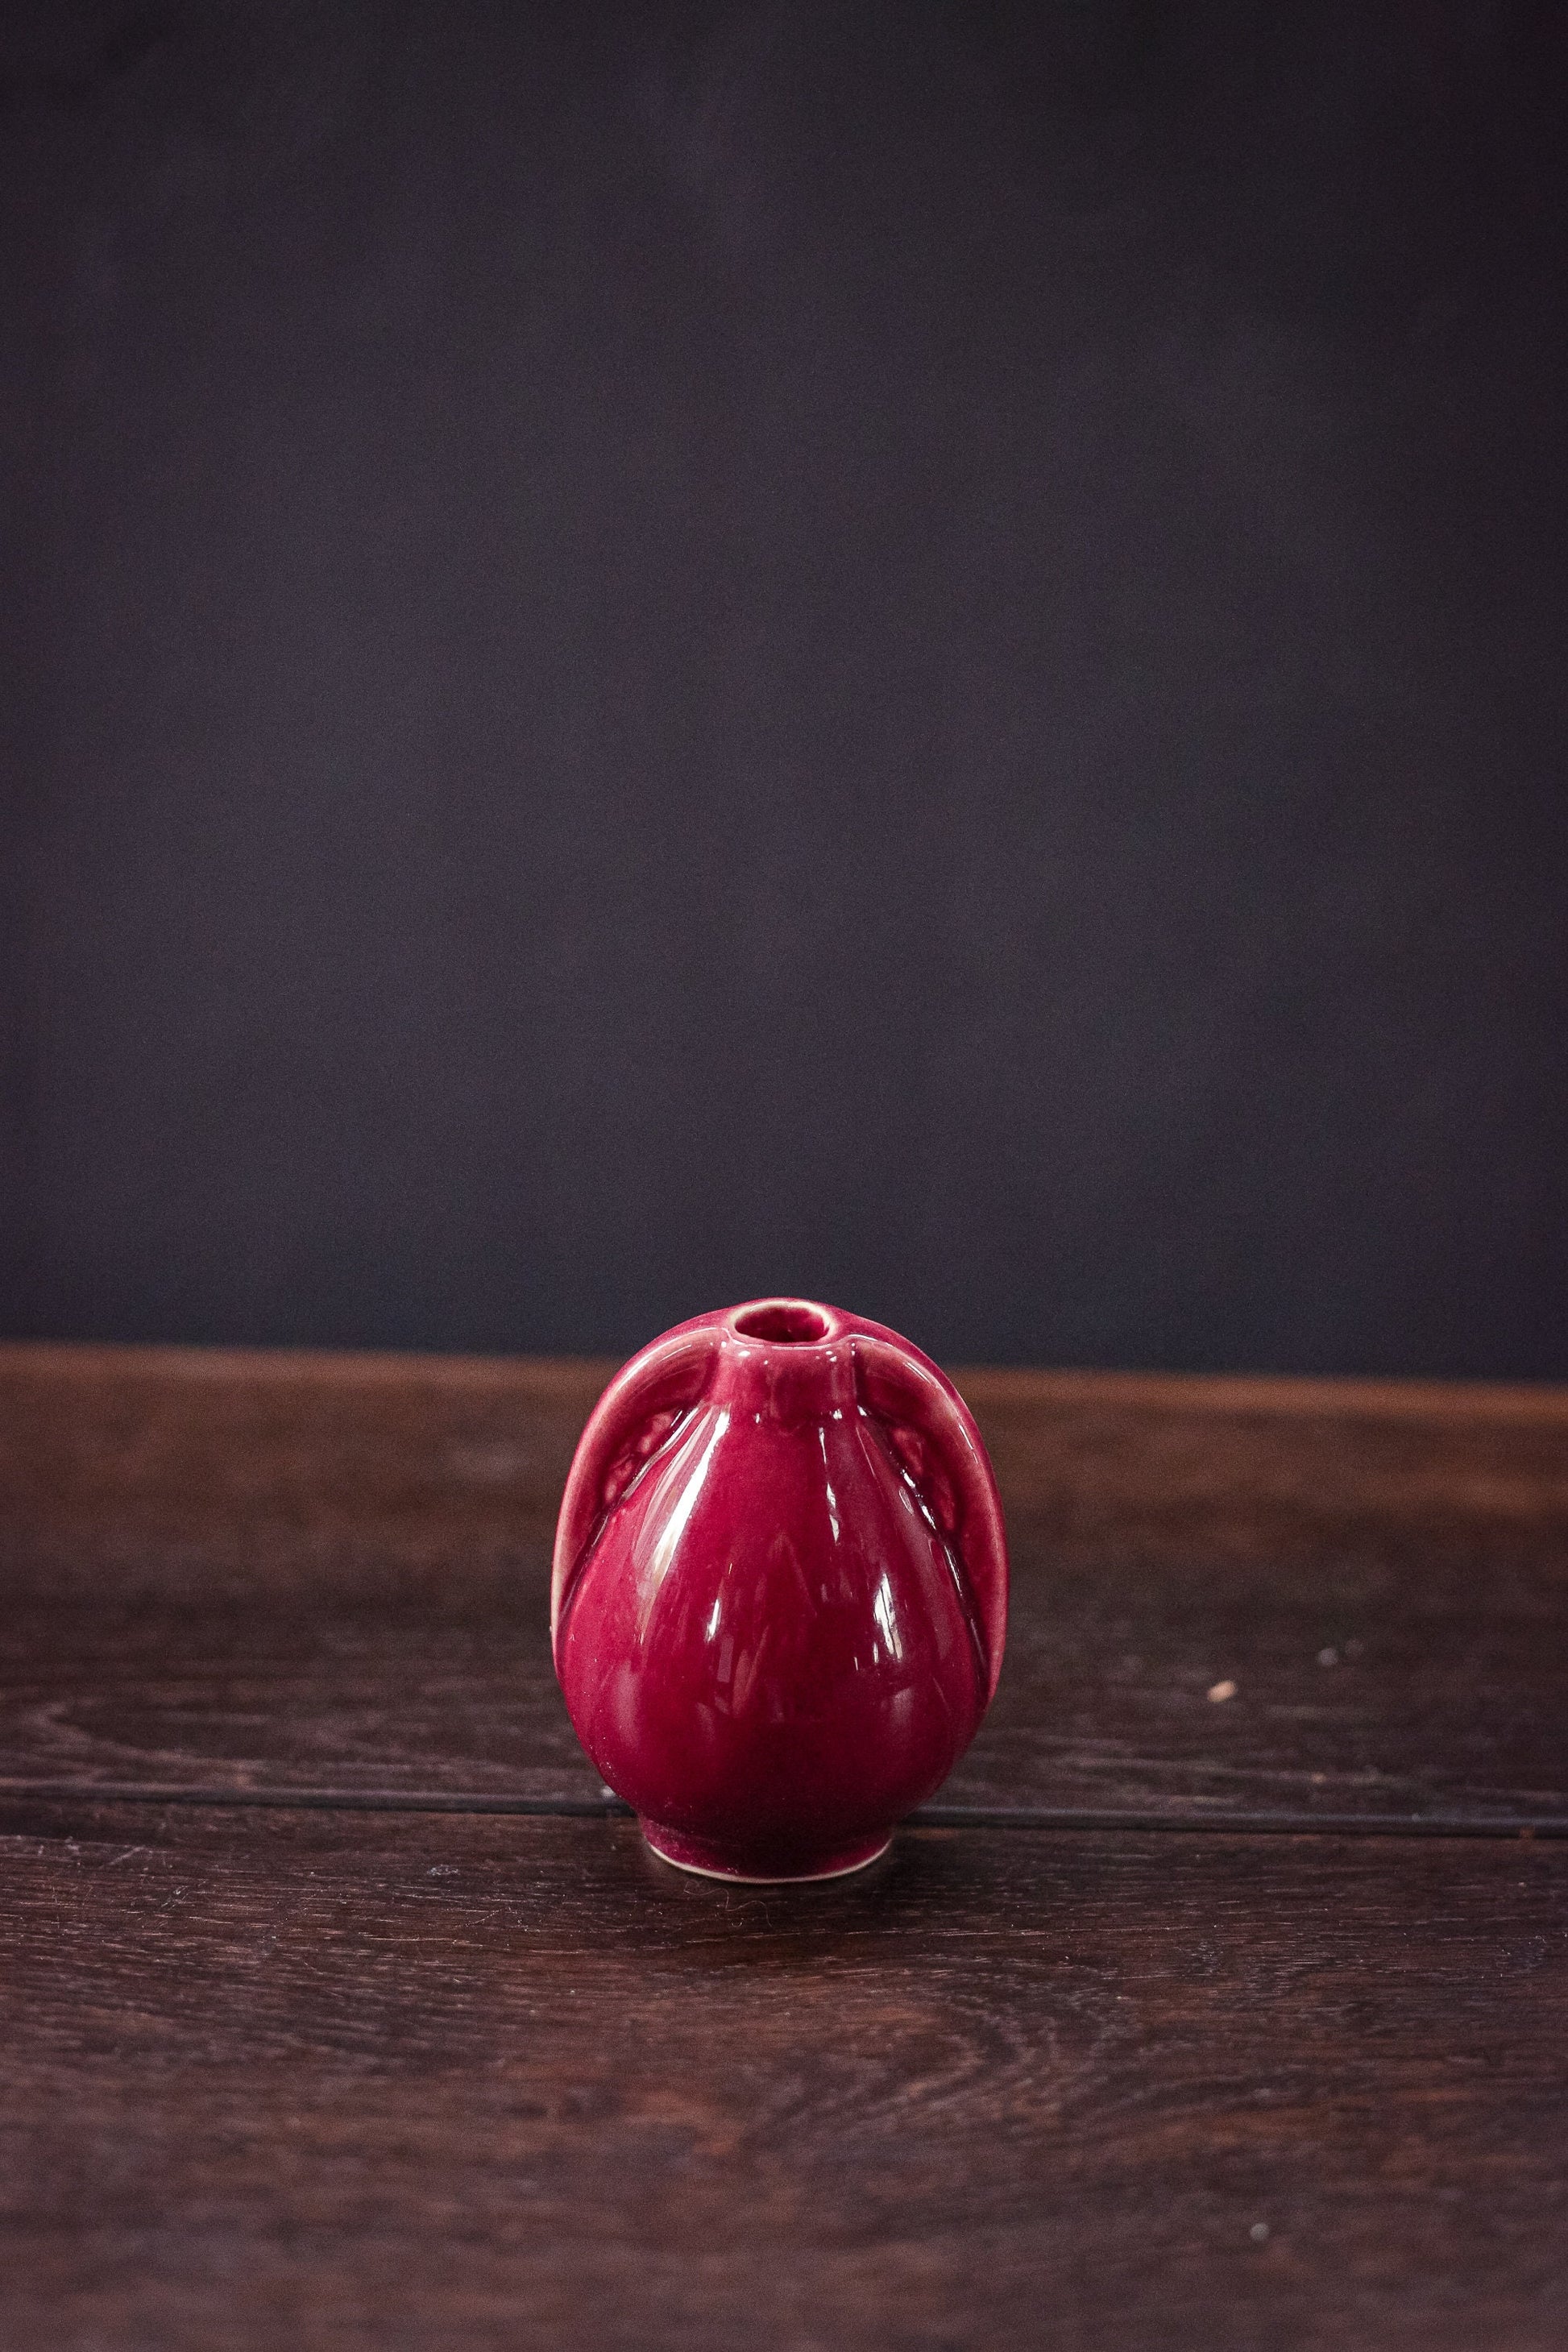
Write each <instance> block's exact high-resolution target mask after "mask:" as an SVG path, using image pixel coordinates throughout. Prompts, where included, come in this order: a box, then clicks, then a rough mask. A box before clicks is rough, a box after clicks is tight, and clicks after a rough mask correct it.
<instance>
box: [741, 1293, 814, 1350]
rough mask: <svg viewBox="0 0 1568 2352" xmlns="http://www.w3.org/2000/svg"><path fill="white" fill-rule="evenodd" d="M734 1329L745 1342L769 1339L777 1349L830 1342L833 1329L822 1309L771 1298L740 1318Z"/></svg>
mask: <svg viewBox="0 0 1568 2352" xmlns="http://www.w3.org/2000/svg"><path fill="white" fill-rule="evenodd" d="M734 1328H735V1329H736V1330H737V1331H738V1332H739V1333H740V1335H741V1337H742V1339H765V1340H767V1341H768V1342H769V1343H770V1344H771V1345H772V1346H773V1347H775V1348H808V1347H810V1346H811V1345H812V1344H813V1343H814V1342H815V1341H816V1340H819V1339H826V1337H827V1334H828V1332H829V1330H830V1329H831V1328H832V1327H831V1325H830V1324H829V1322H828V1320H827V1318H826V1315H825V1314H824V1313H823V1311H822V1309H821V1307H812V1306H810V1305H808V1304H807V1302H806V1301H805V1299H804V1298H769V1299H765V1300H764V1301H763V1304H762V1306H760V1307H747V1309H746V1311H745V1313H744V1314H743V1315H737V1316H736V1318H735V1327H734Z"/></svg>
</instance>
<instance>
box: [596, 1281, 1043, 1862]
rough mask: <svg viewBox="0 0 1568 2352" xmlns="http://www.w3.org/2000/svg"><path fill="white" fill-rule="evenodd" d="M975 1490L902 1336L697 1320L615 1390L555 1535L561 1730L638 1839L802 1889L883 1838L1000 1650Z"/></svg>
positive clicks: (934, 1783) (944, 1387)
mask: <svg viewBox="0 0 1568 2352" xmlns="http://www.w3.org/2000/svg"><path fill="white" fill-rule="evenodd" d="M1006 1575H1007V1570H1006V1553H1005V1540H1004V1536H1003V1530H1002V1517H1001V1509H1000V1506H999V1504H998V1501H997V1498H996V1489H995V1483H994V1479H993V1477H992V1475H991V1468H990V1465H989V1463H988V1461H987V1460H986V1456H985V1453H984V1446H983V1445H982V1444H981V1441H980V1437H979V1434H978V1432H977V1431H976V1430H975V1428H974V1424H973V1421H972V1419H971V1418H970V1415H969V1413H968V1412H967V1410H966V1408H965V1407H964V1405H963V1402H962V1401H961V1400H960V1398H959V1397H958V1394H957V1391H955V1390H954V1389H953V1388H952V1384H951V1383H950V1382H949V1381H947V1380H946V1379H945V1378H944V1377H943V1376H942V1373H941V1372H939V1371H938V1370H937V1369H936V1367H935V1366H934V1365H933V1364H931V1362H930V1361H929V1360H927V1358H925V1357H924V1356H922V1355H921V1353H920V1351H919V1350H918V1349H914V1348H911V1347H910V1344H909V1343H908V1341H906V1340H903V1339H899V1338H898V1336H897V1335H896V1334H895V1333H893V1332H890V1331H887V1330H885V1329H883V1328H881V1327H880V1326H879V1325H877V1324H873V1323H867V1322H864V1321H861V1320H859V1319H858V1318H855V1317H852V1316H848V1315H845V1314H842V1313H840V1312H839V1311H838V1310H837V1309H835V1308H832V1307H819V1306H817V1305H816V1304H815V1303H813V1302H811V1301H808V1300H803V1299H771V1300H758V1301H754V1302H752V1304H751V1305H750V1306H748V1307H737V1308H733V1309H731V1310H729V1311H728V1312H726V1313H723V1314H717V1315H708V1316H701V1317H699V1318H697V1319H696V1320H695V1321H693V1322H691V1323H686V1324H682V1325H680V1326H679V1327H678V1328H677V1329H676V1330H674V1331H672V1332H668V1333H667V1334H666V1335H665V1336H664V1338H663V1339H658V1340H656V1341H655V1342H654V1343H653V1345H652V1346H651V1347H649V1348H647V1349H644V1350H643V1352H642V1354H641V1355H639V1356H637V1357H635V1358H634V1359H633V1360H632V1361H631V1363H629V1364H628V1365H626V1367H625V1369H624V1370H622V1371H621V1372H620V1373H619V1374H618V1375H617V1377H616V1380H615V1381H612V1383H611V1385H610V1387H609V1389H608V1390H607V1391H605V1396H604V1397H603V1398H602V1399H601V1401H600V1403H599V1405H598V1406H597V1408H596V1409H595V1413H594V1415H593V1418H592V1420H591V1421H590V1422H589V1424H588V1427H587V1429H586V1430H585V1431H584V1436H583V1440H582V1443H581V1444H580V1446H579V1448H578V1452H577V1456H576V1459H575V1461H574V1465H573V1470H572V1475H571V1479H570V1481H569V1482H568V1486H567V1490H566V1496H565V1501H564V1503H563V1508H562V1516H561V1527H560V1530H559V1534H558V1537H557V1543H556V1557H555V1575H554V1589H553V1593H552V1638H553V1644H554V1655H555V1666H556V1673H557V1675H559V1677H560V1681H561V1686H562V1689H563V1693H564V1695H565V1698H566V1704H567V1707H568V1710H569V1712H570V1714H571V1717H572V1721H573V1724H574V1727H575V1728H576V1731H577V1734H578V1737H579V1738H581V1740H582V1742H583V1745H584V1748H586V1749H587V1751H588V1753H589V1755H590V1756H591V1757H592V1759H593V1760H594V1762H595V1764H596V1765H597V1767H598V1769H599V1771H600V1772H601V1774H602V1775H603V1777H604V1779H605V1780H606V1781H607V1782H608V1783H609V1785H610V1787H611V1788H612V1789H614V1790H616V1792H617V1794H619V1795H620V1796H622V1797H623V1798H625V1799H626V1801H627V1802H628V1803H629V1804H630V1805H632V1806H633V1807H634V1808H635V1809H636V1811H637V1813H638V1814H639V1815H640V1817H641V1820H642V1824H643V1829H644V1832H645V1834H646V1835H647V1839H648V1842H649V1843H650V1844H651V1845H653V1847H654V1848H655V1849H656V1851H657V1852H658V1853H661V1854H663V1855H664V1856H665V1858H666V1859H667V1860H668V1861H672V1862H676V1863H679V1864H682V1865H683V1866H685V1867H687V1868H689V1869H696V1870H702V1871H709V1872H712V1873H715V1874H719V1875H721V1876H734V1877H746V1878H763V1879H783V1878H798V1877H821V1876H826V1875H831V1874H836V1873H837V1872H840V1871H844V1870H847V1869H854V1868H857V1867H858V1866H859V1865H860V1864H862V1863H864V1862H867V1861H869V1860H871V1859H873V1858H874V1857H875V1856H876V1854H878V1853H879V1852H880V1851H881V1850H882V1848H883V1847H884V1846H885V1845H886V1844H887V1843H888V1840H889V1836H890V1835H891V1832H892V1828H893V1824H894V1823H895V1822H897V1821H898V1820H899V1818H900V1815H902V1814H903V1813H906V1812H908V1811H910V1809H911V1808H912V1807H913V1806H915V1805H918V1804H920V1803H921V1801H923V1800H924V1799H925V1798H927V1797H929V1796H930V1795H931V1792H932V1791H933V1790H935V1789H937V1788H938V1787H939V1786H940V1785H941V1783H942V1780H945V1778H946V1777H947V1774H948V1772H949V1771H950V1770H951V1769H952V1765H953V1764H954V1762H955V1761H956V1760H957V1759H958V1758H959V1757H960V1756H961V1755H962V1754H963V1750H964V1748H967V1747H968V1745H969V1742H970V1740H971V1739H972V1738H973V1735H974V1731H975V1727H976V1726H977V1725H978V1723H979V1721H980V1718H981V1717H982V1715H983V1714H984V1710H985V1707H986V1706H987V1704H988V1703H989V1700H990V1697H991V1694H992V1692H993V1691H994V1688H995V1681H996V1673H997V1669H998V1668H999V1666H1000V1664H1001V1653H1002V1643H1003V1639H1004V1634H1005V1613H1006Z"/></svg>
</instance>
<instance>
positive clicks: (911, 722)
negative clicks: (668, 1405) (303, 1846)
mask: <svg viewBox="0 0 1568 2352" xmlns="http://www.w3.org/2000/svg"><path fill="white" fill-rule="evenodd" d="M1559 17H1560V12H1559V11H1558V10H1556V9H1555V8H1552V7H1546V6H1542V7H1539V8H1534V9H1532V8H1526V7H1521V6H1507V5H1486V0H1478V4H1477V5H1465V6H1461V5H1444V0H1401V5H1388V0H1342V5H1306V6H1299V7H1294V8H1289V7H1282V6H1280V5H1278V0H1268V5H1264V4H1263V0H1259V5H1241V0H1209V5H1205V0H1194V5H1123V4H1122V0H1103V5H1088V0H1076V4H1075V5H1068V0H1055V5H1048V0H1047V5H1028V6H1023V5H1016V6H1005V5H990V6H982V5H957V0H952V5H935V0H931V5H921V0H898V5H885V6H884V5H842V0H840V5H820V6H816V5H804V0H795V5H755V6H740V5H729V6H687V7H677V6H671V5H658V0H637V4H636V5H621V6H610V5H594V0H577V5H570V6H543V5H528V4H527V0H489V5H485V0H425V5H417V6H410V5H404V6H396V5H387V0H325V4H324V5H322V4H321V0H308V5H307V4H304V0H237V5H221V6H219V5H212V6H202V5H171V6H167V7H163V6H160V7H151V8H147V7H143V8H127V7H125V6H124V5H119V6H87V5H77V0H71V5H60V0H52V4H51V5H35V6H23V7H15V6H13V7H9V8H6V9H5V11H4V13H3V17H0V22H3V26H4V33H3V37H0V142H3V154H4V170H3V173H0V431H3V460H0V463H3V491H4V499H5V518H6V520H5V530H6V541H5V545H6V561H5V566H4V576H3V581H0V598H3V609H0V657H3V670H4V677H3V686H4V695H3V701H0V756H3V761H4V771H3V785H0V790H3V814H0V852H3V857H0V982H3V988H4V1000H3V1001H4V1010H5V1025H4V1035H3V1050H0V1079H3V1087H4V1123H3V1146H4V1150H3V1155H0V1203H3V1208H4V1218H3V1230H0V1329H4V1330H5V1331H7V1332H9V1333H12V1334H14V1335H22V1336H26V1335H38V1336H52V1337H75V1336H80V1337H99V1338H128V1339H129V1338H137V1339H245V1340H312V1341H325V1342H342V1343H353V1342H363V1343H371V1344H393V1345H399V1346H403V1345H417V1346H430V1347H442V1348H445V1347H461V1348H483V1349H489V1348H505V1349H512V1348H518V1349H552V1350H555V1349H560V1350H571V1349H621V1348H629V1347H631V1346H632V1345H634V1344H636V1343H637V1342H639V1341H640V1340H642V1339H646V1338H647V1337H649V1336H650V1335H651V1334H652V1333H653V1332H654V1331H655V1330H657V1329H658V1328H660V1327H661V1326H663V1325H665V1324H667V1323H668V1322H670V1321H673V1320H674V1319H676V1318H679V1317H680V1316H683V1315H686V1314H689V1313H692V1312H695V1311H697V1310H698V1309H700V1308H703V1307H710V1306H715V1305H721V1304H723V1303H726V1302H728V1301H729V1300H731V1299H733V1298H737V1297H746V1296H749V1295H751V1294H753V1293H756V1292H759V1291H763V1290H770V1289H773V1288H799V1289H803V1290H805V1291H807V1292H809V1293H813V1294H816V1295H817V1296H821V1297H828V1298H833V1299H837V1300H838V1301H839V1302H840V1303H842V1304H844V1305H846V1306H849V1307H856V1308H858V1309H860V1310H861V1311H863V1312H866V1313H869V1314H872V1315H876V1316H878V1317H880V1318H884V1319H887V1320H889V1321H891V1322H893V1323H895V1324H897V1325H899V1326H900V1327H902V1328H906V1329H907V1330H909V1331H910V1334H911V1336H912V1337H914V1338H916V1339H919V1340H921V1341H922V1342H923V1343H924V1344H926V1345H927V1346H928V1347H930V1348H931V1349H935V1350H936V1351H938V1352H940V1353H942V1354H945V1355H948V1356H952V1357H959V1358H963V1357H968V1358H984V1357H990V1358H994V1359H1002V1360H1009V1359H1034V1360H1045V1361H1053V1360H1054V1361H1079V1362H1084V1363H1125V1364H1150V1365H1173V1366H1194V1367H1226V1366H1234V1367H1249V1366H1256V1367H1262V1368H1274V1367H1278V1368H1287V1369H1289V1368H1299V1369H1303V1370H1312V1369H1321V1370H1345V1371H1350V1370H1412V1371H1415V1370H1421V1371H1436V1372H1453V1373H1485V1374H1513V1375H1521V1376H1530V1377H1557V1378H1562V1377H1565V1376H1568V1314H1565V1309H1568V1239H1565V1232H1568V1228H1565V1225H1564V1221H1563V1213H1562V1202H1561V1183H1560V1175H1561V1171H1562V1169H1563V1151H1564V1145H1565V1143H1568V1134H1565V1129H1568V1089H1565V1087H1564V1084H1563V1062H1564V1055H1563V1038H1564V1035H1565V1034H1568V1001H1565V1000H1568V921H1565V913H1568V898H1565V883H1568V856H1565V849H1568V843H1565V839H1564V835H1565V831H1568V827H1565V823H1564V805H1563V789H1562V782H1561V767H1562V755H1563V744H1564V740H1565V734H1568V729H1565V725H1564V720H1565V709H1564V705H1565V700H1568V694H1565V682H1564V649H1565V642H1568V640H1565V631H1564V604H1565V598H1564V593H1563V591H1564V585H1565V573H1568V552H1565V547H1568V541H1565V538H1564V529H1563V526H1564V520H1565V517H1564V506H1565V500H1564V496H1563V492H1564V476H1565V472H1568V462H1565V455H1564V452H1565V447H1568V398H1565V394H1568V360H1565V352H1568V336H1565V328H1568V316H1565V313H1568V300H1565V284H1568V278H1565V268H1564V264H1565V257H1568V236H1565V228H1568V214H1565V207H1564V204H1563V189H1564V173H1563V166H1562V163H1561V153H1562V150H1563V143H1564V138H1565V135H1568V133H1565V122H1568V114H1565V110H1564V104H1563V100H1564V94H1565V86H1568V77H1565V75H1564V72H1563V49H1562V37H1561V35H1560V34H1559V33H1556V32H1554V31H1553V30H1552V26H1553V24H1554V22H1555V21H1556V20H1558V19H1559Z"/></svg>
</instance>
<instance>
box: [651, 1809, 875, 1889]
mask: <svg viewBox="0 0 1568 2352" xmlns="http://www.w3.org/2000/svg"><path fill="white" fill-rule="evenodd" d="M637 1826H638V1827H639V1828H640V1830H641V1831H642V1833H643V1838H644V1841H645V1843H647V1846H648V1848H649V1850H650V1852H652V1853H657V1854H658V1858H659V1860H660V1862H668V1863H669V1864H671V1865H672V1866H673V1868H675V1869H676V1870H686V1871H689V1872H690V1873H691V1874H692V1876H693V1877H694V1878H724V1879H728V1880H729V1881H730V1882H731V1885H737V1886H799V1885H808V1884H810V1883H811V1882H812V1881H814V1880H819V1879H824V1878H847V1877H848V1876H849V1874H850V1873H851V1872H852V1871H857V1870H866V1869H868V1867H869V1866H870V1864H872V1863H874V1862H879V1861H880V1860H881V1858H882V1856H883V1854H885V1853H887V1851H888V1848H889V1846H890V1845H891V1844H892V1843H893V1838H892V1832H891V1831H889V1832H888V1833H887V1834H886V1836H882V1835H880V1834H879V1835H878V1836H876V1837H873V1838H868V1839H864V1840H862V1841H861V1843H859V1844H858V1845H852V1846H846V1847H844V1848H843V1849H842V1850H841V1851H840V1852H839V1853H832V1854H826V1855H824V1857H823V1859H822V1860H821V1861H820V1862H812V1863H806V1864H804V1865H803V1866H802V1867H801V1868H799V1869H797V1870H742V1869H739V1868H737V1867H736V1866H735V1864H732V1863H727V1862H725V1861H724V1860H723V1859H722V1857H721V1855H720V1854H719V1853H716V1852H715V1851H714V1849H713V1847H712V1846H710V1845H709V1844H708V1843H706V1841H705V1840H703V1839H701V1838H692V1837H683V1836H682V1835H681V1833H680V1832H679V1830H670V1829H666V1828H665V1826H664V1824H663V1823H662V1822H638V1824H637Z"/></svg>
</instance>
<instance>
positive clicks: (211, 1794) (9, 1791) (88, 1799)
mask: <svg viewBox="0 0 1568 2352" xmlns="http://www.w3.org/2000/svg"><path fill="white" fill-rule="evenodd" d="M6 1799H9V1800H10V1801H13V1802H16V1801H25V1802H27V1803H35V1804H37V1803H59V1804H93V1805H117V1804H118V1805H197V1806H200V1805H208V1806H218V1807H225V1808H228V1809H230V1810H234V1809H239V1808H245V1807H250V1808H254V1809H258V1810H270V1811H285V1812H288V1811H312V1812H346V1813H476V1814H487V1813H488V1814H503V1815H504V1814H516V1815H521V1816H525V1817H531V1818H533V1819H544V1820H549V1819H552V1818H553V1819H560V1820H567V1821H609V1820H617V1819H619V1820H630V1819H631V1818H632V1809H631V1807H630V1806H629V1805H626V1804H624V1803H623V1802H622V1801H621V1800H620V1799H619V1798H618V1797H616V1796H612V1795H611V1794H610V1793H609V1791H608V1790H606V1791H605V1793H604V1794H603V1795H602V1796H582V1797H574V1796H554V1797H526V1796H506V1795H495V1794H490V1793H488V1792H486V1791H484V1790H439V1789H427V1790H426V1789H408V1790H394V1789H331V1788H302V1789H281V1788H280V1789H225V1788H191V1787H179V1786H174V1785H173V1784H169V1783H164V1782H160V1781H117V1782H113V1783H110V1784H100V1783H99V1782H97V1781H93V1780H12V1779H8V1778H5V1777H0V1801H4V1800H6ZM903 1826H904V1827H906V1828H909V1829H954V1830H962V1829H986V1830H1091V1831H1100V1832H1117V1831H1135V1832H1140V1833H1142V1832H1148V1831H1151V1830H1162V1831H1179V1832H1184V1833H1190V1832H1193V1831H1208V1832H1231V1833H1233V1834H1235V1833H1244V1834H1246V1835H1247V1836H1253V1837H1256V1836H1260V1835H1261V1836H1279V1837H1299V1836H1301V1835H1303V1834H1307V1835H1311V1836H1317V1837H1385V1838H1386V1837H1410V1838H1432V1837H1440V1838H1455V1837H1465V1838H1523V1839H1527V1840H1528V1839H1531V1838H1563V1837H1568V1817H1563V1816H1561V1815H1546V1816H1541V1815H1531V1814H1527V1813H1438V1812H1427V1813H1371V1812H1367V1813H1329V1812H1291V1811H1279V1812H1241V1811H1184V1812H1170V1811H1158V1812H1156V1811H1142V1810H1140V1809H1138V1808H1137V1807H1134V1806H1126V1807H1120V1806H1094V1807H1089V1806H1055V1805H921V1806H920V1807H919V1808H918V1809H917V1810H916V1811H914V1812H912V1813H910V1814H908V1815H906V1817H905V1821H904V1823H903Z"/></svg>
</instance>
